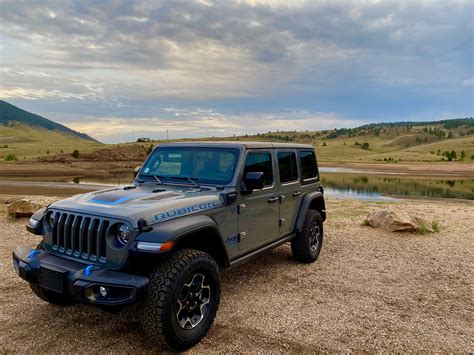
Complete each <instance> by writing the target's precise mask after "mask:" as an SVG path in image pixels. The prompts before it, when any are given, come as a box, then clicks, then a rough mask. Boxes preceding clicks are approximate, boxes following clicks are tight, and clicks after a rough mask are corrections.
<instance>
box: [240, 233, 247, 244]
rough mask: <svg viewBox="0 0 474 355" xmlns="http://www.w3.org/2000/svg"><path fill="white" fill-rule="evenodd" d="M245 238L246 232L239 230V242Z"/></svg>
mask: <svg viewBox="0 0 474 355" xmlns="http://www.w3.org/2000/svg"><path fill="white" fill-rule="evenodd" d="M245 238H247V232H245V231H244V232H240V233H239V242H241V241H242V240H244V239H245Z"/></svg>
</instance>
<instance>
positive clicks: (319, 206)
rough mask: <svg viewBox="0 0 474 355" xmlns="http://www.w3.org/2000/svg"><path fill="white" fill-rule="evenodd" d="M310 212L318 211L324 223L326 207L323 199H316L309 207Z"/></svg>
mask: <svg viewBox="0 0 474 355" xmlns="http://www.w3.org/2000/svg"><path fill="white" fill-rule="evenodd" d="M309 209H310V210H316V211H318V212H319V213H320V214H321V217H322V219H323V221H325V220H326V205H325V203H324V199H323V198H315V199H313V200H312V201H311V203H310V205H309Z"/></svg>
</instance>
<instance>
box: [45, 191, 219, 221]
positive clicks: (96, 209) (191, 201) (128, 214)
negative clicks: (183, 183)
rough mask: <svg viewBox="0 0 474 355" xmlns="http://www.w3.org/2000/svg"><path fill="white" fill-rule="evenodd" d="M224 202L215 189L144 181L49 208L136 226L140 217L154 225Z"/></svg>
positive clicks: (88, 194)
mask: <svg viewBox="0 0 474 355" xmlns="http://www.w3.org/2000/svg"><path fill="white" fill-rule="evenodd" d="M222 205H223V199H222V197H221V196H220V194H219V192H217V191H216V190H215V189H207V188H190V187H177V186H168V185H141V186H126V187H116V188H112V189H106V190H100V191H94V192H90V193H86V194H82V195H75V196H72V197H70V198H67V199H65V200H61V201H58V202H56V203H54V204H52V205H51V206H49V208H52V209H60V210H66V211H71V212H76V213H83V214H88V215H95V216H102V217H109V218H116V219H122V220H126V221H128V222H130V223H131V224H132V225H133V226H134V227H135V228H136V227H137V221H138V220H140V219H144V220H145V221H146V222H147V224H148V225H153V224H156V223H159V222H163V221H166V220H170V219H174V218H178V217H182V216H185V215H189V214H193V213H198V212H202V211H205V210H210V209H214V208H217V207H220V206H222Z"/></svg>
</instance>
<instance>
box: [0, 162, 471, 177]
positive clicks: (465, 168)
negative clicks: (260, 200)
mask: <svg viewBox="0 0 474 355" xmlns="http://www.w3.org/2000/svg"><path fill="white" fill-rule="evenodd" d="M142 163H143V162H141V161H133V160H132V161H102V162H97V161H77V162H67V163H56V162H55V163H45V162H18V163H0V178H1V177H5V178H15V177H31V178H35V177H78V178H81V177H82V178H84V177H94V176H108V175H113V174H129V173H131V172H132V171H133V169H134V168H135V167H137V166H139V165H141V164H142ZM319 166H320V167H321V168H323V169H334V170H335V171H333V172H340V173H363V174H367V175H399V176H407V177H408V176H414V177H422V176H423V177H440V178H474V163H459V162H449V163H448V162H446V163H428V162H426V163H363V162H361V163H357V162H319ZM99 167H100V168H99ZM337 170H339V171H337Z"/></svg>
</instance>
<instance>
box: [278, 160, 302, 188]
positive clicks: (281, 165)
mask: <svg viewBox="0 0 474 355" xmlns="http://www.w3.org/2000/svg"><path fill="white" fill-rule="evenodd" d="M278 170H279V171H280V182H281V183H282V184H284V183H287V182H291V181H296V180H298V168H297V165H296V154H295V153H294V152H279V153H278Z"/></svg>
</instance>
